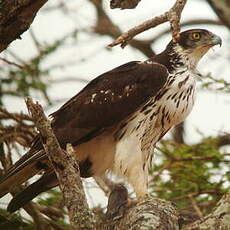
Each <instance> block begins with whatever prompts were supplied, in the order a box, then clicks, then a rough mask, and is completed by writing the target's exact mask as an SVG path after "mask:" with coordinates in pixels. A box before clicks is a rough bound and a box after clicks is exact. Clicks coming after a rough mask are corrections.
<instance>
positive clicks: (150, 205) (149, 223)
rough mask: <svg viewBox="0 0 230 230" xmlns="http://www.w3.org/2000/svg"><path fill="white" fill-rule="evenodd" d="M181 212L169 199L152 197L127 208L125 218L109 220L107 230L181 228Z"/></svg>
mask: <svg viewBox="0 0 230 230" xmlns="http://www.w3.org/2000/svg"><path fill="white" fill-rule="evenodd" d="M178 220H179V214H178V212H177V210H176V207H175V206H174V205H173V204H172V203H171V202H169V201H165V200H160V199H157V198H151V199H147V200H144V201H143V202H140V203H138V204H137V205H136V206H135V207H132V208H130V209H129V210H127V212H126V214H125V215H124V217H123V218H121V219H119V220H116V219H114V221H109V223H107V225H106V227H105V228H104V229H107V230H112V229H113V230H118V229H119V230H127V229H129V230H135V229H141V230H147V229H151V230H163V229H179V223H178Z"/></svg>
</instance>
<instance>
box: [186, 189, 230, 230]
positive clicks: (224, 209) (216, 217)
mask: <svg viewBox="0 0 230 230" xmlns="http://www.w3.org/2000/svg"><path fill="white" fill-rule="evenodd" d="M229 220H230V192H228V193H226V194H225V195H224V196H223V197H222V198H221V200H220V201H219V202H218V203H217V205H216V207H215V208H214V210H213V212H212V213H211V214H209V215H207V216H206V217H204V218H202V219H201V220H198V221H196V222H195V223H193V224H191V225H189V226H186V227H185V228H183V229H184V230H197V229H203V230H218V229H219V230H221V229H223V230H224V229H226V230H227V229H230V221H229Z"/></svg>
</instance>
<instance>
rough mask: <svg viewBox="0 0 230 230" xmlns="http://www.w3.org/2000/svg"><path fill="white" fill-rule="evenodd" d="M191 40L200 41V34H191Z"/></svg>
mask: <svg viewBox="0 0 230 230" xmlns="http://www.w3.org/2000/svg"><path fill="white" fill-rule="evenodd" d="M192 39H193V40H198V39H200V33H193V34H192Z"/></svg>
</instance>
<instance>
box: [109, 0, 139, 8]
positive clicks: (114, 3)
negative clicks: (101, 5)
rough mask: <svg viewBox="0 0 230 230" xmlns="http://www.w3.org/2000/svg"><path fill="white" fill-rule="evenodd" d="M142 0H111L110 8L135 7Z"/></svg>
mask: <svg viewBox="0 0 230 230" xmlns="http://www.w3.org/2000/svg"><path fill="white" fill-rule="evenodd" d="M140 1H141V0H111V1H110V8H111V9H115V8H121V9H133V8H135V7H136V6H137V5H138V3H139V2H140Z"/></svg>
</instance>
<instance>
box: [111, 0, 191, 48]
mask: <svg viewBox="0 0 230 230" xmlns="http://www.w3.org/2000/svg"><path fill="white" fill-rule="evenodd" d="M186 2H187V0H176V3H175V4H174V5H173V7H172V8H171V9H170V10H169V11H167V12H165V13H163V14H162V15H160V16H156V17H154V18H153V19H150V20H147V21H145V22H144V23H142V24H140V25H138V26H135V27H134V28H132V29H130V30H129V31H127V32H125V33H123V34H122V35H121V36H120V37H118V38H117V39H116V40H115V41H114V42H112V43H111V44H109V45H108V46H109V47H113V46H116V45H119V44H121V47H122V48H124V47H125V46H126V45H127V42H128V41H129V40H131V39H132V38H133V37H134V36H136V35H137V34H140V33H142V32H144V31H146V30H148V29H150V28H153V27H156V26H158V25H160V24H162V23H164V22H167V21H168V22H170V25H171V30H172V35H173V40H174V41H176V40H177V39H178V38H179V32H180V25H179V22H180V18H181V12H182V10H183V9H184V6H185V4H186Z"/></svg>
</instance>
